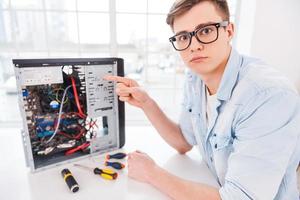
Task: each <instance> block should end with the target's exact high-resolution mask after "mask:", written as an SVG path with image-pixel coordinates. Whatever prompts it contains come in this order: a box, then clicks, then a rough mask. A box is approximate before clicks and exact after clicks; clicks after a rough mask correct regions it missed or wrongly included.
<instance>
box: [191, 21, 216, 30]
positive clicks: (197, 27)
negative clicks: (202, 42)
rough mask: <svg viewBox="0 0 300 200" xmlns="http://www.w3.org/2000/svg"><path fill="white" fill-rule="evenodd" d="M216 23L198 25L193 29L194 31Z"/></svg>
mask: <svg viewBox="0 0 300 200" xmlns="http://www.w3.org/2000/svg"><path fill="white" fill-rule="evenodd" d="M216 23H217V22H206V23H204V24H199V25H197V26H196V27H195V29H199V28H203V27H205V26H207V25H211V24H216Z"/></svg>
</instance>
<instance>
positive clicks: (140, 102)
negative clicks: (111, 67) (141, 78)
mask: <svg viewBox="0 0 300 200" xmlns="http://www.w3.org/2000/svg"><path fill="white" fill-rule="evenodd" d="M104 79H105V80H108V81H116V82H117V84H116V93H117V95H118V96H119V99H120V101H124V102H127V103H129V104H131V105H133V106H136V107H139V108H142V109H143V108H144V106H146V104H147V103H148V102H150V100H151V98H150V97H149V95H148V94H147V93H146V92H145V91H144V90H142V89H141V87H140V86H139V84H138V83H137V82H136V81H135V80H132V79H129V78H124V77H120V76H105V77H104Z"/></svg>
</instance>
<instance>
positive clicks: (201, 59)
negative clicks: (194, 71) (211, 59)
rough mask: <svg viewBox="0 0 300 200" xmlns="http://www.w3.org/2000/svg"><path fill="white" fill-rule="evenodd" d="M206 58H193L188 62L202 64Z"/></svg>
mask: <svg viewBox="0 0 300 200" xmlns="http://www.w3.org/2000/svg"><path fill="white" fill-rule="evenodd" d="M207 58H208V57H204V56H195V57H193V58H192V59H191V60H190V62H193V63H198V62H203V61H204V60H205V59H207Z"/></svg>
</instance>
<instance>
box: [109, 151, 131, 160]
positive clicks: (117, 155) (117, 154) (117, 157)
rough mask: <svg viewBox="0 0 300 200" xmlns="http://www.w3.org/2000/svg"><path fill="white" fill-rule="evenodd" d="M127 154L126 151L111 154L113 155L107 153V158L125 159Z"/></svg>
mask: <svg viewBox="0 0 300 200" xmlns="http://www.w3.org/2000/svg"><path fill="white" fill-rule="evenodd" d="M126 156H127V154H126V153H115V154H111V155H109V154H108V155H106V159H107V160H109V159H111V158H113V159H123V158H125V157H126Z"/></svg>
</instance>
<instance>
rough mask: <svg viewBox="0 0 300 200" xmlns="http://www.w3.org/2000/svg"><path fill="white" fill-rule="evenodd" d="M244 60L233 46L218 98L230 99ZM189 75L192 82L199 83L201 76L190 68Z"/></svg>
mask: <svg viewBox="0 0 300 200" xmlns="http://www.w3.org/2000/svg"><path fill="white" fill-rule="evenodd" d="M242 60H243V59H242V56H241V55H240V54H239V53H238V52H237V51H236V50H235V49H233V48H232V49H231V52H230V56H229V59H228V62H227V64H226V67H225V70H224V73H223V76H222V79H221V82H220V86H219V88H218V91H217V99H219V100H224V101H226V100H228V99H230V97H231V94H232V91H233V88H234V86H235V84H236V82H237V79H238V74H239V71H240V67H241V65H242ZM187 75H188V81H189V82H191V83H192V84H197V82H198V81H197V80H199V79H200V77H198V76H197V74H195V73H194V72H192V71H190V70H188V73H187ZM199 81H200V82H201V84H204V83H203V81H202V80H201V79H200V80H199ZM204 88H205V87H204Z"/></svg>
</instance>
